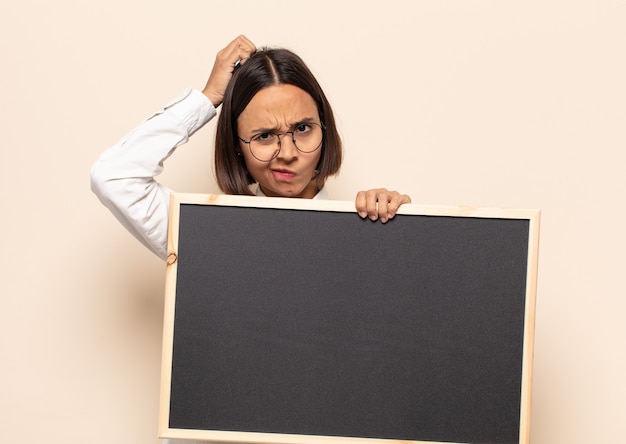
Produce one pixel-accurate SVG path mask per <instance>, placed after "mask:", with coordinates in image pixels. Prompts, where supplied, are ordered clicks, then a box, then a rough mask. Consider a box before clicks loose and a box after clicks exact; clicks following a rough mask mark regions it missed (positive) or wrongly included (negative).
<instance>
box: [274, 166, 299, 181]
mask: <svg viewBox="0 0 626 444" xmlns="http://www.w3.org/2000/svg"><path fill="white" fill-rule="evenodd" d="M272 174H273V175H274V177H275V178H276V179H277V180H291V179H293V178H294V177H296V173H294V172H293V171H291V170H287V169H284V168H275V169H272Z"/></svg>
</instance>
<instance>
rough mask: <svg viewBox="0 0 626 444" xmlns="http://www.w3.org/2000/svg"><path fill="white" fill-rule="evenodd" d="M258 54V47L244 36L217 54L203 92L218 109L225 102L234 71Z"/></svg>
mask: <svg viewBox="0 0 626 444" xmlns="http://www.w3.org/2000/svg"><path fill="white" fill-rule="evenodd" d="M255 52H256V46H254V43H252V42H251V41H250V40H248V38H247V37H246V36H244V35H240V36H239V37H237V38H236V39H235V40H233V41H232V42H230V43H229V44H228V46H226V48H224V49H222V50H221V51H220V52H218V53H217V56H216V57H215V64H214V65H213V69H212V70H211V75H210V76H209V80H208V81H207V83H206V86H205V87H204V89H203V90H202V92H203V93H204V95H205V96H207V97H208V98H209V100H210V101H211V103H212V104H213V106H215V107H216V108H217V107H218V106H219V105H220V104H221V103H222V101H223V100H224V92H225V91H226V87H227V86H228V82H230V78H231V77H232V76H233V71H234V70H235V67H236V66H237V65H238V64H243V63H246V60H248V59H249V58H250V56H251V55H252V54H254V53H255Z"/></svg>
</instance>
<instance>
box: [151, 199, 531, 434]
mask: <svg viewBox="0 0 626 444" xmlns="http://www.w3.org/2000/svg"><path fill="white" fill-rule="evenodd" d="M538 225H539V212H538V211H536V210H502V209H483V208H463V207H459V208H456V207H420V206H418V205H405V206H403V207H402V208H401V211H400V212H399V214H398V215H397V216H396V217H395V218H394V219H392V220H391V221H390V222H388V223H387V224H381V223H380V222H376V223H374V222H371V221H369V220H363V219H361V218H360V217H359V216H358V215H357V214H356V212H355V211H354V203H352V202H333V201H314V200H301V199H280V198H260V197H241V196H216V195H188V194H174V195H173V196H172V203H171V220H170V235H169V247H168V254H169V256H168V265H167V275H166V309H165V324H164V345H163V368H162V387H161V416H160V436H161V437H162V438H193V439H204V440H214V441H221V442H246V443H253V442H254V443H274V442H280V443H313V442H315V443H318V442H326V441H332V442H343V441H345V442H346V443H359V442H363V443H374V442H385V443H387V442H392V443H393V442H461V443H469V442H471V443H527V442H528V439H529V438H528V437H529V416H530V384H531V370H532V345H533V330H534V301H535V289H536V267H537V249H538Z"/></svg>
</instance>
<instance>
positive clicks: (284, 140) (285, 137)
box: [277, 132, 298, 159]
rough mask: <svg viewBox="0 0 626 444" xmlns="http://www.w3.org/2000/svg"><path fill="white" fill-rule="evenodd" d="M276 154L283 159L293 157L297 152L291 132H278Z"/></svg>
mask: <svg viewBox="0 0 626 444" xmlns="http://www.w3.org/2000/svg"><path fill="white" fill-rule="evenodd" d="M278 148H279V149H280V151H278V156H277V157H280V158H283V159H293V158H294V157H296V156H297V154H298V148H296V144H295V143H294V141H293V133H292V132H286V133H281V134H278Z"/></svg>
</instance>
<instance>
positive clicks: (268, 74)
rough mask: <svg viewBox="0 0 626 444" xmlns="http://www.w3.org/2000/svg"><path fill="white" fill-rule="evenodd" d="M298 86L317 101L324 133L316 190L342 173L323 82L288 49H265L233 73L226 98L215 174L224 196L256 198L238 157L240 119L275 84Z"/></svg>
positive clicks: (221, 115)
mask: <svg viewBox="0 0 626 444" xmlns="http://www.w3.org/2000/svg"><path fill="white" fill-rule="evenodd" d="M281 84H287V85H294V86H297V87H298V88H300V89H302V90H304V91H306V92H307V93H308V94H309V95H310V96H311V97H312V98H313V100H314V101H315V103H316V105H317V111H318V113H319V117H320V120H321V122H322V124H323V126H324V128H325V131H324V140H323V143H322V148H321V150H322V153H321V157H320V161H319V163H318V165H317V170H318V171H319V173H318V174H317V176H316V181H317V187H318V189H320V188H322V186H324V183H325V182H326V179H327V178H328V177H329V176H332V175H335V174H337V173H338V172H339V168H340V167H341V160H342V146H341V138H340V137H339V133H338V132H337V126H336V124H335V118H334V116H333V111H332V109H331V106H330V103H329V102H328V100H327V99H326V96H325V95H324V92H323V91H322V88H321V87H320V85H319V83H318V82H317V80H316V79H315V77H314V76H313V74H312V73H311V71H310V70H309V68H308V67H307V66H306V65H305V63H304V62H303V61H302V59H301V58H300V57H299V56H297V55H296V54H294V53H293V52H291V51H289V50H287V49H274V48H271V49H270V48H264V49H262V50H259V51H257V52H256V53H254V54H253V55H252V56H251V57H250V58H249V59H248V60H247V61H246V62H245V63H243V64H242V65H241V66H239V67H238V68H237V69H236V70H235V72H234V73H233V77H232V79H231V80H230V82H229V84H228V87H227V88H226V91H225V93H224V101H223V103H222V111H221V114H220V117H219V120H218V122H217V132H216V136H215V175H216V178H217V184H218V185H219V187H220V189H221V190H222V191H223V192H224V193H226V194H244V195H245V194H247V195H251V194H253V193H252V191H251V190H250V185H251V184H253V183H254V182H255V181H254V179H253V178H252V176H250V173H249V172H248V169H247V168H246V164H245V162H244V159H243V156H242V155H241V153H240V151H241V150H240V145H239V138H238V135H237V119H238V117H239V115H240V114H241V113H242V112H243V110H244V109H245V108H246V106H247V105H248V103H249V102H250V100H252V98H253V97H254V95H255V94H256V93H257V92H259V91H260V90H261V89H263V88H267V87H268V86H272V85H281Z"/></svg>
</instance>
